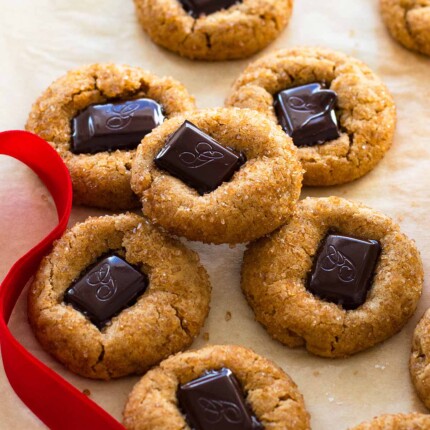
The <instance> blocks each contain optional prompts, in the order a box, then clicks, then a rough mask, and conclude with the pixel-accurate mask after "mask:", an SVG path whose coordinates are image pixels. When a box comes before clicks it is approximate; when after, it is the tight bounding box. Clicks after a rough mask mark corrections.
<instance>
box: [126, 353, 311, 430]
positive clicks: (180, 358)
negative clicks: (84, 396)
mask: <svg viewBox="0 0 430 430" xmlns="http://www.w3.org/2000/svg"><path fill="white" fill-rule="evenodd" d="M123 415H124V420H123V423H124V425H125V427H126V428H127V429H128V430H145V429H148V430H150V429H151V430H152V429H165V430H179V429H185V428H186V429H188V428H190V427H189V426H191V427H193V428H202V427H201V426H199V424H200V423H203V424H204V428H205V429H206V430H212V429H215V428H217V429H219V428H222V429H224V430H234V429H240V430H246V429H262V428H270V429H283V430H290V429H291V430H293V429H294V430H305V429H310V424H309V414H308V412H307V411H306V409H305V405H304V401H303V397H302V395H301V394H300V392H299V391H298V389H297V386H296V384H295V383H294V382H293V381H292V380H291V378H290V377H289V376H288V375H287V374H285V373H284V372H283V370H282V369H280V368H279V367H278V366H276V365H275V364H274V363H272V362H271V361H269V360H268V359H266V358H263V357H261V356H259V355H257V354H255V353H254V352H253V351H251V350H250V349H246V348H243V347H240V346H232V345H223V346H208V347H205V348H203V349H200V350H196V351H189V352H185V353H182V354H177V355H175V356H173V357H169V358H168V359H167V360H165V361H163V362H161V363H160V365H159V366H158V367H156V368H154V369H152V370H150V371H149V372H148V373H147V374H146V375H144V376H143V378H142V379H141V380H140V381H139V382H138V383H137V384H136V385H135V387H134V388H133V391H132V392H131V393H130V395H129V398H128V401H127V404H126V406H125V408H124V414H123Z"/></svg>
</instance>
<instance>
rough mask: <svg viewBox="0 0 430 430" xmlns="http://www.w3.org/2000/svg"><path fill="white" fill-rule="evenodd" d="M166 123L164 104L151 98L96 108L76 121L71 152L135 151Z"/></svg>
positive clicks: (81, 115) (84, 111) (92, 107)
mask: <svg viewBox="0 0 430 430" xmlns="http://www.w3.org/2000/svg"><path fill="white" fill-rule="evenodd" d="M163 121H164V115H163V111H162V107H161V105H159V104H158V103H157V102H156V101H154V100H151V99H136V100H129V101H126V102H119V103H106V104H98V105H92V106H89V107H87V108H86V109H85V110H83V111H82V112H81V113H80V114H79V115H77V116H76V117H75V118H73V123H72V129H73V135H72V144H71V148H70V150H71V151H72V152H73V153H75V154H81V153H83V154H95V153H97V152H102V151H114V150H115V149H133V148H136V147H137V145H139V143H140V141H141V140H142V139H143V137H144V136H145V135H147V134H148V133H150V132H151V131H152V129H154V128H155V127H157V126H159V125H160V124H161V123H162V122H163Z"/></svg>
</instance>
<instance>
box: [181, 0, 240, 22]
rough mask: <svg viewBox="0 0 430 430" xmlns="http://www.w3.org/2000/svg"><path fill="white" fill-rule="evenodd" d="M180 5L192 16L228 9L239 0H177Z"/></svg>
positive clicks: (196, 16)
mask: <svg viewBox="0 0 430 430" xmlns="http://www.w3.org/2000/svg"><path fill="white" fill-rule="evenodd" d="M179 1H180V3H181V4H182V7H183V8H184V9H185V10H186V11H187V12H188V13H189V14H190V15H191V16H193V17H194V18H198V17H199V16H200V15H209V14H211V13H214V12H217V11H219V10H221V9H228V8H229V7H230V6H233V5H234V4H236V3H240V0H179Z"/></svg>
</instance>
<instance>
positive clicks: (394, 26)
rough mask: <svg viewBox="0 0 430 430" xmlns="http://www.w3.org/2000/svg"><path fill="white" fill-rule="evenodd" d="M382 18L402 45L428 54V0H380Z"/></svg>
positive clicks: (429, 47) (429, 49)
mask: <svg viewBox="0 0 430 430" xmlns="http://www.w3.org/2000/svg"><path fill="white" fill-rule="evenodd" d="M380 7H381V13H382V18H383V20H384V23H385V25H386V26H387V28H388V31H389V32H390V33H391V35H392V36H393V37H394V39H396V40H397V41H398V42H400V43H401V44H402V45H403V46H405V47H406V48H408V49H411V50H413V51H418V52H421V53H422V54H426V55H430V0H380Z"/></svg>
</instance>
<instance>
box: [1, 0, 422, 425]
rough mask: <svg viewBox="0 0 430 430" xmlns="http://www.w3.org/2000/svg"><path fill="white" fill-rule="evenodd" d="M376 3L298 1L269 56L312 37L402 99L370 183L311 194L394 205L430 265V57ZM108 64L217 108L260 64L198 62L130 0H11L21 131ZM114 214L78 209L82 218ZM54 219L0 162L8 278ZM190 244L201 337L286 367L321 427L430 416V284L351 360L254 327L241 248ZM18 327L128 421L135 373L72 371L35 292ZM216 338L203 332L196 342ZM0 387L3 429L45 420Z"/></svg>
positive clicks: (14, 103) (11, 49)
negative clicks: (424, 377) (33, 316)
mask: <svg viewBox="0 0 430 430" xmlns="http://www.w3.org/2000/svg"><path fill="white" fill-rule="evenodd" d="M377 3H378V2H377V0H361V1H355V0H332V1H318V0H296V5H295V10H294V13H293V18H292V21H291V23H290V26H289V27H288V28H287V30H286V31H285V32H284V33H283V34H282V36H281V37H280V38H279V39H278V40H277V41H276V42H275V43H273V44H272V45H271V46H270V47H269V48H268V49H266V51H265V52H269V51H271V50H273V49H276V48H281V47H288V46H294V45H305V44H306V45H320V46H324V47H329V48H333V49H337V50H341V51H344V52H345V53H348V54H351V55H354V56H356V57H358V58H360V59H362V60H364V61H365V62H366V63H367V64H368V65H369V66H370V67H371V68H372V69H373V70H374V71H375V72H377V73H378V74H379V75H380V76H381V77H382V78H383V80H384V81H385V82H386V84H387V85H388V87H389V88H390V90H391V91H392V93H393V95H394V98H395V101H396V103H397V107H398V128H397V133H396V138H395V142H394V146H393V148H392V149H391V150H390V151H389V153H388V154H387V155H386V157H385V158H384V160H383V161H382V162H381V163H380V164H379V166H377V168H376V169H375V170H374V171H373V172H371V173H370V174H368V175H367V176H366V177H364V178H362V179H360V180H358V181H356V182H354V183H352V184H349V185H345V186H341V187H332V188H323V189H306V190H304V191H303V196H306V195H312V196H328V195H339V196H342V197H346V198H349V199H354V200H358V201H361V202H363V203H365V204H367V205H369V206H372V207H374V208H377V209H380V210H382V211H384V212H385V213H386V214H388V215H390V216H391V217H393V218H394V219H396V220H397V221H398V222H399V223H400V224H401V226H402V229H403V231H404V232H405V233H406V234H408V235H409V236H410V237H412V238H414V239H415V240H416V242H417V244H418V247H419V249H420V250H421V253H422V257H423V260H424V264H425V266H426V272H428V271H429V269H430V267H429V266H430V233H429V228H428V227H429V225H430V214H429V211H428V208H429V206H430V205H429V203H430V202H429V188H430V179H429V175H428V171H429V168H430V162H429V160H430V138H429V135H430V108H429V96H430V79H429V77H430V60H429V59H426V58H424V57H420V56H418V55H415V54H412V53H410V52H409V51H407V50H405V49H403V48H402V47H400V46H399V45H397V44H396V43H395V42H394V41H393V40H391V38H390V37H389V35H388V34H387V32H386V30H385V28H384V27H383V24H382V22H381V20H380V17H379V14H378V5H377ZM259 55H261V54H259ZM259 55H258V56H259ZM258 56H256V57H255V58H257V57H258ZM106 61H114V62H118V63H128V64H131V65H137V66H142V67H144V68H146V69H148V70H150V71H152V72H154V73H156V74H158V75H171V76H173V77H175V78H177V79H179V80H180V81H182V82H183V83H184V84H185V85H186V87H187V88H188V89H189V91H190V92H191V93H192V94H194V95H195V96H196V98H197V103H198V106H199V107H212V106H214V107H215V106H220V105H222V103H223V100H224V98H225V96H226V95H227V92H228V91H229V87H230V85H231V84H232V82H233V81H234V79H235V78H236V76H238V74H239V73H240V72H241V71H242V70H243V69H244V67H245V66H246V64H247V63H248V62H249V61H250V60H244V61H236V62H223V63H205V62H191V61H189V60H186V59H181V58H179V57H177V56H176V55H174V54H171V53H169V52H167V51H164V50H162V49H160V48H158V47H157V46H155V45H154V44H152V43H151V42H150V40H149V39H148V38H147V37H146V35H145V34H144V33H143V32H142V31H141V29H140V27H139V26H138V24H137V21H136V18H135V15H134V9H133V4H132V1H131V0H104V1H94V0H93V1H91V0H74V1H73V2H72V1H69V0H33V1H32V0H15V1H10V0H0V65H1V67H0V130H8V129H21V128H23V126H24V123H25V120H26V117H27V115H28V112H29V110H30V106H31V104H32V102H33V101H34V100H35V99H36V97H38V96H39V95H40V93H41V92H42V91H43V90H44V89H45V88H46V87H47V86H48V85H49V84H50V83H51V82H52V81H53V80H54V79H56V78H57V77H59V76H61V75H63V74H64V73H65V72H66V71H67V70H68V69H71V68H74V67H78V66H80V65H83V64H88V63H93V62H106ZM102 213H103V212H101V211H96V210H91V209H86V208H75V209H74V210H73V215H72V218H71V221H70V225H73V224H74V223H75V222H77V221H80V220H84V219H85V218H86V217H87V216H88V215H90V214H91V215H94V214H102ZM55 222H56V213H55V208H54V205H53V203H52V200H51V198H50V196H49V194H48V192H47V191H46V190H45V188H44V187H43V186H42V185H41V183H40V182H39V180H38V179H37V177H36V176H35V175H33V174H32V173H31V172H30V171H29V170H28V169H27V168H26V167H24V166H23V165H21V164H20V163H19V162H17V161H15V160H12V159H10V158H8V157H5V156H0V279H2V278H3V277H4V276H5V274H6V273H7V271H8V269H9V267H10V266H11V265H12V263H13V262H14V261H15V260H16V259H17V258H18V257H20V256H21V255H22V254H23V253H24V252H26V251H27V250H28V249H29V248H30V247H31V246H32V245H33V244H35V243H36V242H38V241H39V240H40V239H41V238H42V237H43V236H44V235H45V234H46V233H47V232H48V231H49V230H50V229H51V228H52V227H53V226H54V224H55ZM190 246H191V247H192V248H193V249H195V250H197V251H198V252H199V253H200V255H201V259H202V262H203V264H204V265H205V266H206V268H207V270H208V271H209V274H210V277H211V281H212V285H213V295H212V303H211V307H212V309H211V312H210V315H209V318H208V320H207V323H206V325H205V327H204V328H203V330H202V333H205V332H208V333H209V342H210V343H214V344H215V343H235V344H240V345H244V346H248V347H251V348H253V349H254V350H255V351H256V352H258V353H260V354H262V355H265V356H267V357H269V358H271V359H273V360H274V361H275V362H277V363H278V364H279V365H281V366H282V367H283V368H284V369H285V371H286V372H287V373H289V374H290V376H291V377H292V378H293V379H294V380H295V381H296V382H297V384H298V385H299V387H300V389H301V391H302V393H303V394H304V396H305V401H306V404H307V407H308V409H309V411H310V413H311V415H312V428H313V429H314V430H337V429H339V430H343V429H346V428H347V427H348V426H352V425H355V424H358V423H359V422H361V421H363V420H366V419H370V418H372V417H373V416H375V415H379V414H382V413H396V412H408V411H421V412H425V408H424V407H423V406H422V404H421V403H420V401H419V400H418V398H417V396H416V395H415V393H414V391H413V387H412V385H411V383H410V380H409V374H408V368H407V361H408V358H409V350H410V342H411V335H412V331H413V328H414V327H415V324H416V323H417V321H418V319H419V318H420V316H421V315H422V313H423V311H424V310H425V309H426V308H427V307H428V306H429V305H430V300H429V291H428V290H429V285H428V282H426V285H425V289H424V294H423V297H422V299H421V301H420V304H419V307H418V310H417V312H416V314H415V316H414V317H413V318H412V320H411V321H410V322H409V323H408V325H407V326H406V328H405V329H403V330H402V332H401V333H400V334H398V335H396V336H394V337H393V338H391V339H390V340H388V341H387V342H385V343H384V344H382V345H380V346H377V347H374V348H372V349H371V350H368V351H366V352H363V353H361V354H358V355H356V356H354V357H352V358H348V359H345V360H329V359H322V358H317V357H314V356H311V355H309V354H308V353H307V352H306V351H305V350H303V349H297V350H291V349H288V348H286V347H284V346H283V345H281V344H280V343H278V342H275V341H273V340H271V338H270V337H269V336H268V335H267V334H266V332H265V331H264V329H263V328H262V327H261V326H260V325H259V324H258V323H256V322H255V321H254V317H253V313H252V312H251V310H250V309H249V307H248V306H247V304H246V302H245V300H244V298H243V296H242V294H241V292H240V288H239V269H240V262H241V258H242V253H243V249H244V247H243V246H238V247H236V248H234V249H230V248H229V247H228V246H208V245H202V244H199V243H191V244H190ZM227 312H231V319H230V320H229V321H226V313H227ZM11 327H12V329H13V332H14V333H15V334H16V335H17V337H18V338H19V339H20V341H21V342H22V343H23V344H24V345H25V346H26V347H27V348H29V349H30V350H31V351H33V352H34V353H35V354H36V355H37V356H38V357H40V358H41V359H42V360H44V361H45V362H47V363H48V364H49V365H50V366H51V367H52V368H54V369H55V370H56V371H57V372H59V373H61V374H62V375H64V376H65V377H66V378H67V379H68V380H70V381H71V382H72V383H73V384H75V385H76V386H77V387H78V388H79V389H82V390H83V389H89V390H90V392H91V397H92V398H93V399H94V400H95V401H96V402H98V403H99V404H101V405H102V406H103V407H104V408H105V409H106V410H107V411H109V412H110V413H112V414H113V415H114V416H115V417H117V418H118V419H121V411H122V408H123V406H124V403H125V401H126V397H127V394H128V392H129V391H130V389H131V388H132V386H133V384H134V383H135V382H136V381H137V380H138V378H137V377H130V378H124V379H120V380H117V381H113V382H107V383H106V382H93V381H90V380H86V379H83V378H80V377H77V376H75V375H72V374H71V373H69V372H67V371H66V370H65V369H64V368H63V367H62V366H61V365H60V364H58V363H57V362H56V361H54V360H53V359H52V358H50V357H49V356H48V355H47V354H46V353H44V352H43V351H42V350H41V349H40V346H39V345H38V343H37V341H36V340H35V338H34V337H33V334H32V332H31V330H30V328H29V326H28V323H27V317H26V304H25V294H24V297H22V298H21V301H20V303H19V306H18V307H17V309H16V311H15V313H14V315H13V318H12V321H11ZM205 343H206V342H205V341H204V340H203V337H202V336H200V337H199V338H198V339H197V340H196V341H195V342H194V344H193V347H200V346H202V345H204V344H205ZM0 384H1V385H0V387H1V389H0V428H1V429H24V428H25V429H43V428H45V426H44V425H43V424H42V423H41V422H40V421H39V420H38V419H37V418H36V417H35V416H34V415H33V414H32V413H31V412H30V411H29V410H28V409H27V408H26V406H25V405H24V404H23V403H22V402H21V401H20V400H19V399H18V397H17V396H16V395H15V393H14V392H13V390H12V389H11V388H10V386H9V384H8V382H7V379H6V377H5V375H4V371H3V369H2V368H1V370H0ZM65 419H67V417H65ZM83 428H84V427H83Z"/></svg>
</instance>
